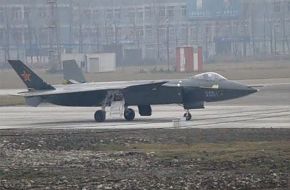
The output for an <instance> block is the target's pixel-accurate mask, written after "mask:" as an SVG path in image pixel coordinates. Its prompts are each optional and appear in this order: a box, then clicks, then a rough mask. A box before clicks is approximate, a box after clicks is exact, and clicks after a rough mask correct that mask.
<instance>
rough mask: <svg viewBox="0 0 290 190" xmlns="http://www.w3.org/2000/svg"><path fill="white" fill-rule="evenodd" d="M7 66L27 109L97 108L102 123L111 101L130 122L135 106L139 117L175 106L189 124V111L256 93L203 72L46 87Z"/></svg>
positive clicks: (23, 69) (18, 66)
mask: <svg viewBox="0 0 290 190" xmlns="http://www.w3.org/2000/svg"><path fill="white" fill-rule="evenodd" d="M9 63H10V65H11V66H12V67H13V69H14V70H15V71H16V73H17V74H18V75H19V77H20V78H21V79H22V81H23V82H24V83H25V85H26V86H27V88H28V91H26V92H22V93H19V94H18V95H20V96H23V97H25V99H26V103H27V104H28V105H30V106H38V105H39V104H40V103H42V102H48V103H51V104H55V105H60V106H79V107H101V109H100V110H98V111H96V112H95V115H94V118H95V120H96V121H97V122H103V121H105V120H106V107H109V106H111V105H112V104H113V103H114V102H115V101H121V102H123V103H122V104H123V107H124V118H125V119H126V120H127V121H132V120H134V118H135V111H134V110H133V109H132V108H130V106H137V107H138V111H139V114H140V115H141V116H151V115H152V108H151V105H164V104H178V105H182V106H183V107H184V109H185V113H184V117H185V118H186V120H191V114H190V110H191V109H201V108H204V103H205V102H216V101H222V100H229V99H234V98H239V97H243V96H246V95H249V94H252V93H255V92H257V90H256V89H254V88H253V87H251V86H247V85H243V84H240V83H238V82H234V81H230V80H227V79H226V78H224V77H223V76H221V75H219V74H217V73H213V72H207V73H202V74H198V75H195V76H193V77H191V78H189V79H184V80H154V81H153V80H152V81H151V80H143V81H141V80H140V81H119V82H97V83H73V84H70V85H50V84H48V83H46V82H45V81H43V80H42V79H41V78H40V77H39V76H38V75H36V74H35V73H34V72H33V71H32V70H31V69H30V68H28V67H27V66H26V65H25V64H24V63H22V62H21V61H20V60H9Z"/></svg>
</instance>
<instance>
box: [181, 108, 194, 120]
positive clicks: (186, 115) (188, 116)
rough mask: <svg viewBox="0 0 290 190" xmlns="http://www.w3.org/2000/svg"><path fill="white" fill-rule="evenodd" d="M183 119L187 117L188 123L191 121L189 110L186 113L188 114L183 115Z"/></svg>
mask: <svg viewBox="0 0 290 190" xmlns="http://www.w3.org/2000/svg"><path fill="white" fill-rule="evenodd" d="M183 117H185V119H186V121H190V120H191V118H192V116H191V113H190V112H189V110H187V111H186V113H185V114H184V115H183Z"/></svg>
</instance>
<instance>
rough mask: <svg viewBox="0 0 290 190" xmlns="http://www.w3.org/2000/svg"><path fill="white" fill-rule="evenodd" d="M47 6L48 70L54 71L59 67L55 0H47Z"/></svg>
mask: <svg viewBox="0 0 290 190" xmlns="http://www.w3.org/2000/svg"><path fill="white" fill-rule="evenodd" d="M47 4H48V7H49V24H48V29H49V34H48V35H49V52H48V61H49V65H50V71H51V72H56V71H57V70H58V69H59V67H60V62H61V61H60V56H61V55H60V45H59V35H58V20H57V19H58V18H57V0H47Z"/></svg>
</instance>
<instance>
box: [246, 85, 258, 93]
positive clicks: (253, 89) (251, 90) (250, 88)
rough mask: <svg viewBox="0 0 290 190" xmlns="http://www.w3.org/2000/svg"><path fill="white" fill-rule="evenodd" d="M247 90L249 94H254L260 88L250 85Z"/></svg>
mask: <svg viewBox="0 0 290 190" xmlns="http://www.w3.org/2000/svg"><path fill="white" fill-rule="evenodd" d="M247 92H248V93H249V94H253V93H256V92H258V90H257V89H255V88H253V87H250V86H249V87H248V89H247Z"/></svg>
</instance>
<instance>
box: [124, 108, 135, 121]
mask: <svg viewBox="0 0 290 190" xmlns="http://www.w3.org/2000/svg"><path fill="white" fill-rule="evenodd" d="M124 118H125V119H126V120H127V121H133V120H134V119H135V111H134V110H133V109H131V108H128V109H126V110H125V111H124Z"/></svg>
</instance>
